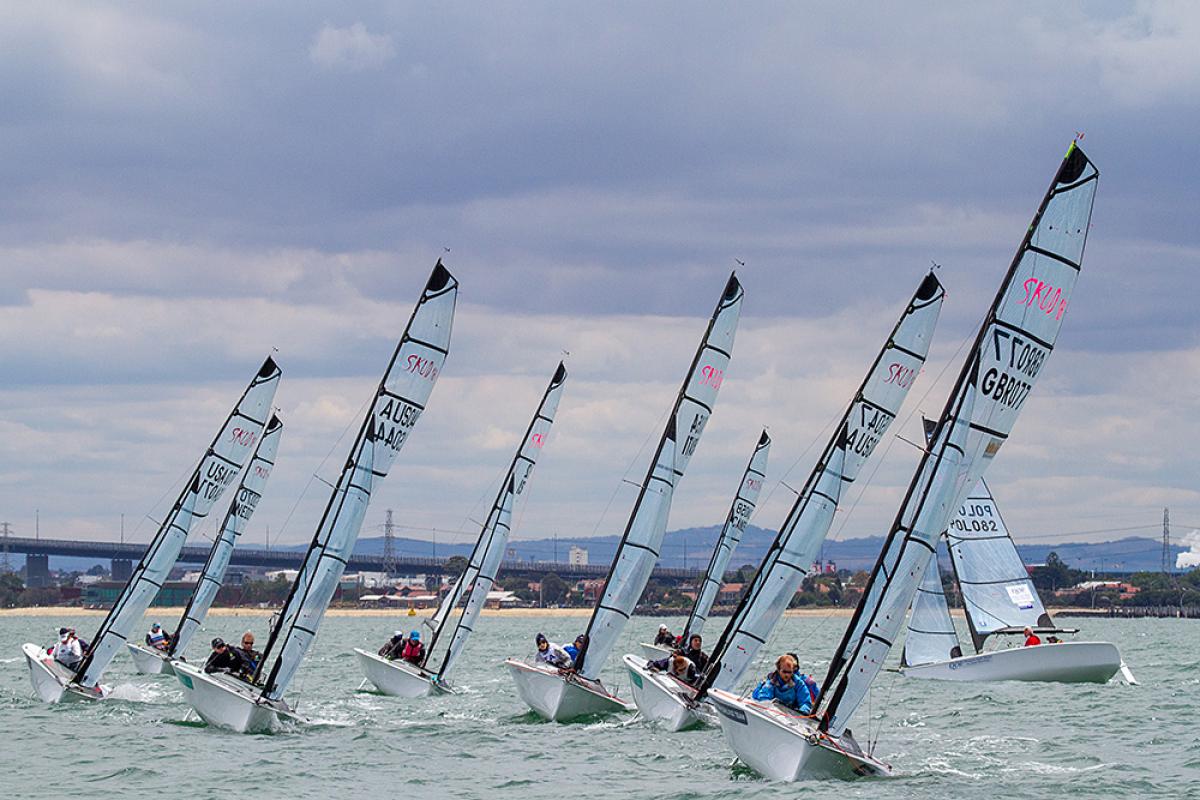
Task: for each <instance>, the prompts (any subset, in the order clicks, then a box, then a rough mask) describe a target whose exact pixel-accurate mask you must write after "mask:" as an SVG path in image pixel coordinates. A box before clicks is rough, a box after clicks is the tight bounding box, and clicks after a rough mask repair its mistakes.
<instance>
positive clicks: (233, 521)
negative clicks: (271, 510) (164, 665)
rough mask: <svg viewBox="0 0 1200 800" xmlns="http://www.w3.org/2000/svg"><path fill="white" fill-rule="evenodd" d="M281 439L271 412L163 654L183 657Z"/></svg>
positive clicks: (260, 491)
mask: <svg viewBox="0 0 1200 800" xmlns="http://www.w3.org/2000/svg"><path fill="white" fill-rule="evenodd" d="M281 438H283V422H282V421H281V420H280V419H279V417H277V416H274V415H272V417H271V419H270V421H268V422H267V427H266V429H265V430H264V431H263V435H262V438H261V439H259V442H258V447H257V448H255V450H254V456H253V457H252V458H251V459H250V463H249V464H248V465H247V466H246V469H245V471H244V472H243V473H242V482H241V484H239V485H238V488H237V491H236V492H235V493H234V496H233V502H231V503H230V504H229V510H228V511H226V512H225V519H224V521H223V522H222V523H221V530H220V533H219V534H218V535H217V539H216V541H214V542H213V546H212V549H211V550H210V551H209V553H208V559H207V560H206V561H205V562H204V569H203V570H201V572H200V580H198V581H197V582H196V588H195V590H194V591H193V592H192V596H191V598H190V599H189V600H188V604H187V607H186V608H185V609H184V610H183V616H182V617H181V618H180V622H179V625H178V626H177V627H176V630H175V636H174V638H172V639H171V647H170V649H168V651H167V654H168V655H170V656H171V657H173V658H182V657H183V654H184V653H185V652H187V646H188V644H189V643H190V642H191V641H192V637H193V636H194V635H195V634H196V631H198V630H200V626H201V625H203V624H204V618H205V616H207V614H208V610H209V608H211V607H212V603H213V600H215V599H216V597H217V592H218V591H220V589H221V584H222V583H223V582H224V580H225V571H226V570H227V569H228V568H229V560H230V559H231V558H232V557H233V548H234V546H235V545H236V544H237V538H238V537H239V536H241V535H242V533H243V532H244V531H245V530H246V525H248V524H249V522H250V516H251V515H252V514H253V513H254V509H255V508H256V507H257V506H258V501H259V500H260V499H261V498H262V495H263V491H265V490H266V487H267V478H269V477H270V476H271V470H272V469H273V468H274V467H275V455H276V453H277V452H278V450H279V440H280V439H281Z"/></svg>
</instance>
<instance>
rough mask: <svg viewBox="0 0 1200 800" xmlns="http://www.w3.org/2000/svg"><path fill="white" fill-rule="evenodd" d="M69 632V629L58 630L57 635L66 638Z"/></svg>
mask: <svg viewBox="0 0 1200 800" xmlns="http://www.w3.org/2000/svg"><path fill="white" fill-rule="evenodd" d="M70 631H71V629H70V628H59V629H58V635H59V636H66V635H67V634H68V633H70Z"/></svg>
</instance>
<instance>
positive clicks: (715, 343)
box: [576, 275, 745, 680]
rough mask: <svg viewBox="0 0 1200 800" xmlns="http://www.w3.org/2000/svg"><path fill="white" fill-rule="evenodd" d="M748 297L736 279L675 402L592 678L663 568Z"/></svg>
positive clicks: (609, 600) (643, 492) (610, 595)
mask: <svg viewBox="0 0 1200 800" xmlns="http://www.w3.org/2000/svg"><path fill="white" fill-rule="evenodd" d="M744 296H745V293H744V292H743V291H742V286H741V284H740V283H739V282H738V279H737V276H736V275H730V276H729V282H728V283H727V284H726V286H725V291H724V292H723V293H722V295H721V300H720V301H719V302H718V303H717V308H716V310H715V311H714V312H713V316H712V319H711V320H709V323H708V330H707V331H706V332H705V334H704V339H703V340H702V341H701V342H700V347H699V348H698V349H697V350H696V355H695V357H694V358H693V359H692V364H691V368H690V369H689V370H688V374H687V377H686V378H685V379H684V382H683V386H682V387H681V388H680V390H679V394H678V396H677V397H676V398H675V406H674V408H673V409H672V412H671V416H670V417H669V418H668V419H667V425H666V428H665V430H664V431H663V435H662V438H661V439H660V440H659V442H658V449H657V450H655V452H654V458H653V459H652V460H651V462H650V468H649V469H648V470H647V472H646V477H645V479H644V480H643V481H642V484H641V488H640V490H639V492H638V498H637V502H636V503H634V506H633V511H632V513H631V514H630V517H629V522H628V523H627V524H626V527H625V533H624V535H623V536H622V537H621V543H620V544H619V545H618V547H617V553H616V555H615V556H614V558H613V562H612V565H611V566H610V567H609V571H608V579H607V580H606V581H605V583H604V592H603V594H602V595H601V596H600V597H599V598H598V600H597V602H596V607H595V609H594V610H593V611H592V618H591V621H590V622H589V623H588V628H587V636H588V644H587V648H586V650H585V652H584V654H583V655H582V656H581V658H580V661H582V664H580V663H577V664H576V668H577V669H578V670H579V672H580V674H582V675H583V676H584V677H585V678H589V679H593V680H594V679H596V678H597V677H598V676H599V675H600V670H601V668H602V667H603V666H604V662H605V661H606V660H607V659H608V656H609V653H611V652H612V649H613V647H614V646H615V645H616V643H617V637H618V636H619V635H620V633H621V631H622V630H623V629H624V627H625V623H626V622H628V620H629V617H630V616H631V615H632V614H633V609H634V606H636V605H637V601H638V598H639V597H641V595H642V591H643V590H644V589H645V588H646V583H647V581H649V579H650V573H651V571H653V569H654V564H655V562H656V561H658V554H659V550H660V549H661V548H662V542H663V536H664V535H665V534H666V530H667V517H668V516H669V514H670V512H671V498H672V495H673V493H674V491H675V486H676V484H677V482H678V480H679V479H680V478H681V477H682V476H683V473H684V470H685V469H687V465H688V462H689V461H690V460H691V457H692V454H693V453H694V452H695V450H696V445H697V444H698V443H699V441H700V435H701V434H702V433H703V432H704V426H705V424H706V423H707V422H708V418H709V415H710V414H712V409H713V405H714V404H715V403H716V400H717V391H718V390H719V389H720V388H721V383H722V382H723V381H724V380H725V370H726V369H727V368H728V366H729V359H730V354H731V353H732V352H733V340H734V336H735V334H736V333H737V324H738V316H739V315H740V313H741V309H742V298H743V297H744Z"/></svg>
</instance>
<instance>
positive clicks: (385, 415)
mask: <svg viewBox="0 0 1200 800" xmlns="http://www.w3.org/2000/svg"><path fill="white" fill-rule="evenodd" d="M420 416H421V409H419V408H417V407H416V406H413V405H410V404H408V403H406V402H404V401H403V400H398V399H396V398H394V397H389V398H388V401H387V404H386V405H384V407H383V410H381V411H380V412H379V416H378V417H377V418H376V423H377V425H378V428H379V429H378V430H377V431H376V432H375V435H376V439H377V441H381V442H383V443H384V444H386V445H387V446H388V447H390V448H392V449H393V450H399V449H400V447H401V446H402V445H403V444H404V442H405V440H406V439H408V434H409V432H410V431H412V429H413V426H414V425H416V424H417V418H418V417H420Z"/></svg>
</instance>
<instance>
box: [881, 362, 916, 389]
mask: <svg viewBox="0 0 1200 800" xmlns="http://www.w3.org/2000/svg"><path fill="white" fill-rule="evenodd" d="M916 379H917V370H915V369H913V368H912V367H906V366H904V365H903V364H899V363H893V364H892V365H891V366H890V367H888V377H887V380H885V381H884V383H894V384H896V385H897V386H899V387H900V388H901V389H907V388H908V387H910V386H912V384H913V381H915V380H916Z"/></svg>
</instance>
